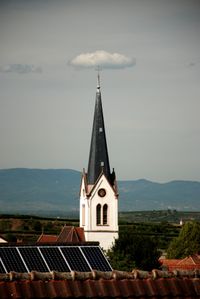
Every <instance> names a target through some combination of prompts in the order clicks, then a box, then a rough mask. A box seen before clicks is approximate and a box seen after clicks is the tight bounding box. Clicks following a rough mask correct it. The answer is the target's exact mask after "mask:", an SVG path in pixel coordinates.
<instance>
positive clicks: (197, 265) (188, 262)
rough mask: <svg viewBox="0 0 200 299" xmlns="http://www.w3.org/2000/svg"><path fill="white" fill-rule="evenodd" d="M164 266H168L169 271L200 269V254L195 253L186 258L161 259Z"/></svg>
mask: <svg viewBox="0 0 200 299" xmlns="http://www.w3.org/2000/svg"><path fill="white" fill-rule="evenodd" d="M160 262H161V264H162V266H164V267H167V269H168V270H169V271H172V270H175V269H182V270H195V269H200V255H198V254H194V255H192V256H188V257H186V258H184V259H160Z"/></svg>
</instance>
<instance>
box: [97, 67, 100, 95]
mask: <svg viewBox="0 0 200 299" xmlns="http://www.w3.org/2000/svg"><path fill="white" fill-rule="evenodd" d="M96 70H97V91H98V92H99V91H100V66H99V65H98V66H97V68H96Z"/></svg>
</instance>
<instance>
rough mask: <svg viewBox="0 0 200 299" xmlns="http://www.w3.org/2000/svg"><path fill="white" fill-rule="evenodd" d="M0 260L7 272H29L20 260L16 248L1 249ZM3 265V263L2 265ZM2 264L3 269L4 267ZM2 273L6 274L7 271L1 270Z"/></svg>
mask: <svg viewBox="0 0 200 299" xmlns="http://www.w3.org/2000/svg"><path fill="white" fill-rule="evenodd" d="M0 258H1V260H2V262H3V264H4V266H5V268H6V271H7V272H10V271H15V272H22V273H23V272H27V270H26V267H25V265H24V263H23V261H22V259H21V258H20V255H19V253H18V251H17V249H16V247H0ZM1 264H2V263H1ZM3 264H2V267H3ZM1 271H3V272H1V273H5V269H4V267H3V269H1Z"/></svg>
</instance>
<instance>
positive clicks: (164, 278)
mask: <svg viewBox="0 0 200 299" xmlns="http://www.w3.org/2000/svg"><path fill="white" fill-rule="evenodd" d="M199 277H200V272H197V271H196V272H178V271H177V272H176V273H170V272H162V271H158V270H153V271H152V272H151V273H148V272H143V271H134V272H133V273H127V272H119V271H112V272H106V273H105V272H97V271H92V272H81V273H80V272H70V273H58V272H51V273H40V272H31V273H13V272H11V273H7V274H0V294H1V299H9V298H13V299H20V298H26V299H32V298H34V299H37V298H40V299H41V298H140V299H142V298H152V299H158V298H159V299H161V298H165V299H172V298H187V299H190V298H191V299H192V298H193V299H194V298H200V278H199Z"/></svg>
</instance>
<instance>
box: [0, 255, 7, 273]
mask: <svg viewBox="0 0 200 299" xmlns="http://www.w3.org/2000/svg"><path fill="white" fill-rule="evenodd" d="M0 273H6V270H5V267H4V266H3V263H2V260H1V258H0Z"/></svg>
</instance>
